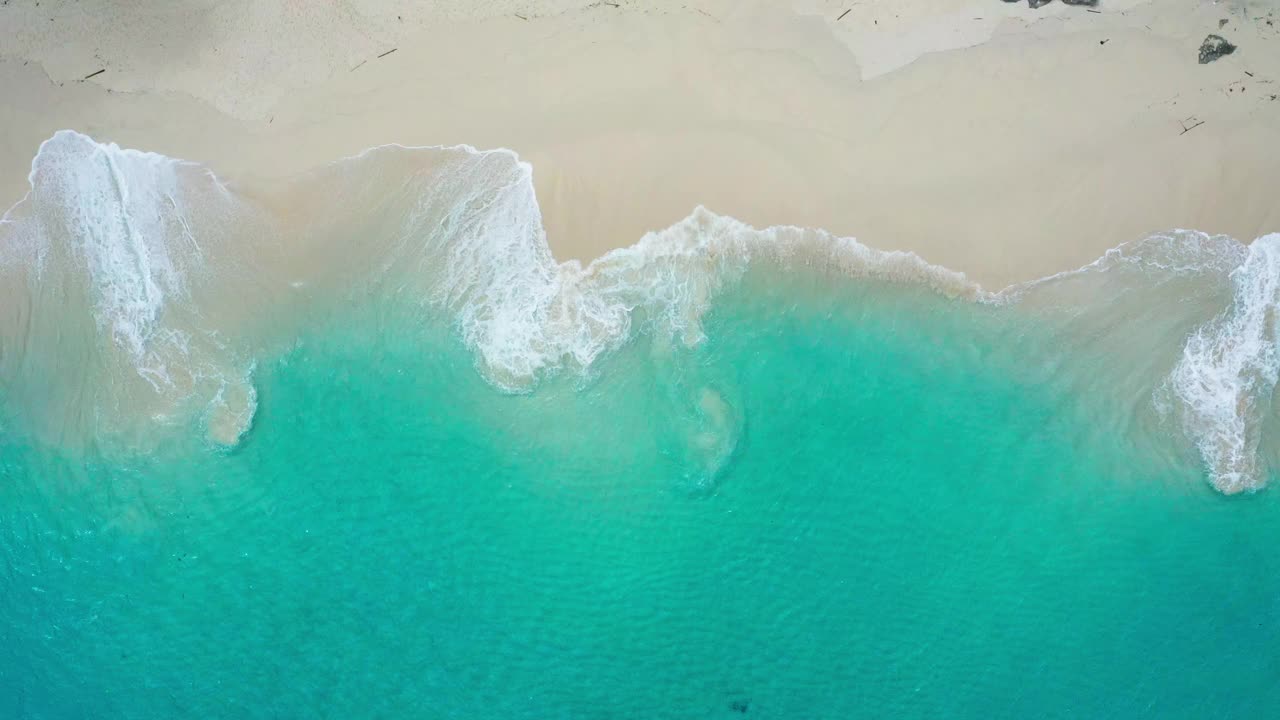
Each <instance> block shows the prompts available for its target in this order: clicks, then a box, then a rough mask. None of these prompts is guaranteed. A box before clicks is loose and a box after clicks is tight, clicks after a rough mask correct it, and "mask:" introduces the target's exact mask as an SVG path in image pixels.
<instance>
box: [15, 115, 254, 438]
mask: <svg viewBox="0 0 1280 720" xmlns="http://www.w3.org/2000/svg"><path fill="white" fill-rule="evenodd" d="M29 182H30V185H31V189H30V191H29V192H28V194H27V196H26V197H25V198H24V199H23V200H22V201H21V202H20V203H19V204H18V205H17V206H15V207H14V208H13V209H12V210H11V211H10V212H9V213H6V215H5V218H4V223H3V225H0V246H3V248H4V252H3V256H4V258H6V262H5V273H6V276H5V282H6V283H12V284H13V285H14V286H18V285H25V286H26V287H27V293H28V298H27V300H26V303H27V304H29V305H30V307H31V308H32V309H31V313H32V317H31V318H30V320H31V322H33V323H43V324H45V328H46V329H47V331H45V332H31V331H30V330H29V329H27V328H24V327H21V326H19V327H16V328H12V327H11V328H4V329H3V330H4V333H3V335H2V336H0V339H2V341H3V342H4V344H5V345H6V346H8V347H9V349H10V350H11V351H15V352H16V351H17V350H18V349H21V351H22V352H24V353H26V354H28V355H29V356H30V358H31V361H30V362H32V363H37V364H43V363H48V362H49V358H50V357H52V356H55V355H59V354H66V353H67V352H68V351H71V350H74V351H76V352H79V353H83V358H82V360H81V361H80V367H78V368H75V370H76V373H77V374H78V375H81V376H82V377H81V378H68V377H61V376H55V377H48V378H45V379H44V380H45V381H47V382H52V383H86V384H90V385H92V386H93V388H92V392H91V393H89V394H87V395H86V397H85V398H84V399H83V402H84V403H85V404H87V405H90V404H92V405H95V407H81V408H78V409H74V408H73V409H68V411H69V412H70V413H71V414H73V415H83V416H86V417H96V416H100V417H101V418H102V420H103V423H104V424H103V426H102V427H99V428H97V430H98V431H110V430H113V429H116V428H117V427H118V426H119V423H118V422H117V421H118V420H119V419H121V415H127V414H130V410H131V409H132V410H135V411H136V413H134V414H146V415H149V416H154V417H159V418H170V419H171V418H172V416H173V413H174V412H175V411H176V409H177V407H178V406H179V405H181V404H183V403H184V402H185V401H186V400H188V399H189V398H191V397H192V396H193V395H198V394H199V393H200V392H202V390H201V388H202V386H208V387H218V386H220V385H221V384H223V382H224V381H223V379H222V378H221V377H220V375H219V371H218V370H217V368H218V367H220V366H221V365H223V364H224V362H223V359H222V358H218V357H217V355H219V354H220V352H221V349H222V348H221V343H220V341H218V340H217V338H216V337H214V335H213V334H212V333H211V332H210V331H209V330H210V329H209V328H207V327H204V326H203V324H202V322H201V321H200V313H201V310H200V308H198V307H196V306H195V305H194V304H193V303H192V301H191V283H192V280H193V279H194V278H195V277H197V276H200V275H202V274H203V273H204V272H205V271H206V270H209V268H208V267H207V266H206V263H205V259H206V258H205V251H204V248H203V247H202V240H203V241H205V242H213V243H216V242H217V241H218V240H219V238H218V235H219V234H220V230H219V229H218V228H217V227H216V224H215V223H212V222H210V219H211V217H212V216H213V215H216V214H218V213H219V212H225V211H228V209H229V208H230V206H233V205H235V200H234V199H233V198H232V197H231V196H230V194H229V193H228V192H227V191H226V189H225V188H224V187H223V186H222V185H221V184H220V183H219V182H218V181H217V180H216V178H214V177H213V176H212V174H211V173H209V172H208V171H207V170H206V169H204V168H203V167H202V166H199V165H197V164H194V163H189V162H184V161H180V160H175V159H173V158H169V157H165V156H163V155H158V154H155V153H147V152H139V151H136V150H127V149H122V148H120V147H118V146H117V145H115V144H114V143H107V144H103V143H98V142H95V141H94V140H92V139H91V138H89V137H87V136H85V135H81V134H79V133H75V132H71V131H66V130H64V131H60V132H58V133H56V134H55V135H54V136H53V137H51V138H50V139H48V140H46V141H45V142H44V143H43V144H42V145H41V146H40V150H39V152H38V153H37V154H36V157H35V158H34V159H33V161H32V165H31V173H30V175H29ZM218 206H227V207H224V208H221V209H219V208H218ZM201 236H203V237H201ZM15 260H17V261H18V262H15ZM15 265H18V266H19V267H15ZM11 291H12V288H11ZM77 300H79V301H81V302H84V303H86V304H87V306H88V307H79V308H77V307H68V306H67V303H68V302H70V303H72V304H73V305H74V303H75V302H76V301H77ZM86 311H87V312H88V314H89V315H90V316H91V317H92V321H93V325H94V326H95V327H96V328H97V332H98V337H97V338H90V337H85V338H72V337H66V336H68V335H71V334H73V333H72V328H73V327H75V323H73V322H72V323H69V322H68V320H70V319H71V318H69V317H68V316H67V315H65V314H64V313H76V312H81V313H83V312H86ZM95 373H96V376H95ZM121 373H128V374H132V375H133V376H134V377H135V378H137V379H140V380H142V381H143V382H144V383H145V386H146V389H139V388H138V387H137V383H136V382H131V381H130V380H129V379H128V378H126V377H123V376H122V375H121ZM84 378H91V380H87V381H86V380H85V379H84ZM246 422H247V420H246Z"/></svg>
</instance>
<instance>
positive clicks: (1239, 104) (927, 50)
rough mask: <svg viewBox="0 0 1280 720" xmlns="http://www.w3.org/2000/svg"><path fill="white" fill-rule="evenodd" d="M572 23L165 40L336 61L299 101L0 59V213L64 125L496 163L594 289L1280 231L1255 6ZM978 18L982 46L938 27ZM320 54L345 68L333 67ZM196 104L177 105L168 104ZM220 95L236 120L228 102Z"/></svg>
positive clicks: (221, 152) (652, 10) (238, 164)
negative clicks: (733, 245)
mask: <svg viewBox="0 0 1280 720" xmlns="http://www.w3.org/2000/svg"><path fill="white" fill-rule="evenodd" d="M510 4H512V6H513V8H514V7H515V5H516V4H515V3H510ZM42 5H46V4H45V3H42ZM52 5H53V6H54V7H55V8H63V7H64V6H65V5H66V4H63V5H62V6H60V5H59V4H58V3H53V4H52ZM194 5H196V6H201V5H202V4H201V3H194ZM581 5H585V3H573V2H568V1H566V2H561V3H558V4H556V3H550V4H548V7H551V6H554V7H555V8H558V11H557V12H556V13H555V14H552V15H549V16H545V17H536V16H528V15H526V17H528V19H527V20H522V19H519V18H516V17H514V15H512V14H506V15H503V16H496V17H494V16H489V17H477V16H475V13H471V16H470V17H468V16H466V15H465V14H460V13H461V12H462V11H460V10H459V8H452V9H450V8H446V10H449V11H450V12H453V13H454V14H453V15H450V16H448V17H444V16H441V15H437V16H435V17H431V18H427V19H425V20H421V21H420V22H419V25H418V26H417V27H414V28H412V29H410V30H404V31H401V32H400V34H399V35H396V33H393V32H391V31H384V32H383V34H384V36H385V37H387V38H388V40H387V42H388V43H394V45H395V47H394V52H389V53H388V51H387V50H381V52H380V53H374V52H373V51H374V50H376V49H379V48H381V47H383V45H379V44H378V42H375V40H377V37H378V35H377V33H375V32H372V31H370V32H369V33H366V36H365V40H363V41H360V42H355V41H352V42H351V43H350V44H348V45H345V46H343V45H341V43H340V41H342V40H343V38H342V37H334V36H333V33H336V32H338V31H339V30H341V31H342V32H347V33H350V32H353V31H351V30H350V28H349V27H347V26H344V25H342V24H341V23H338V22H336V20H335V22H334V23H333V24H332V25H331V26H324V25H323V22H321V21H323V20H324V18H321V21H317V22H319V25H317V26H315V27H310V28H308V29H307V32H306V33H304V34H303V35H304V37H303V40H305V41H306V42H303V41H296V43H295V45H293V46H285V47H279V46H276V47H267V48H264V47H262V45H261V42H262V37H260V36H263V33H265V32H266V30H269V29H271V28H272V27H275V28H276V29H277V30H279V31H280V32H279V33H277V35H278V37H279V38H287V37H288V35H287V30H288V27H290V25H289V23H285V22H284V21H285V20H289V16H288V14H287V13H284V12H283V11H281V14H280V16H279V17H276V18H275V20H274V21H277V22H281V23H284V24H283V25H278V26H272V25H271V24H270V22H269V21H272V19H271V18H266V20H263V18H257V19H258V20H260V21H264V22H266V23H267V24H266V25H264V26H263V27H264V28H265V30H263V29H259V30H255V31H254V32H253V33H247V34H245V33H242V34H241V35H236V34H234V32H233V31H235V30H237V26H235V25H234V24H233V25H230V26H227V25H225V21H226V17H227V13H226V12H221V11H219V12H214V11H209V12H208V13H207V14H206V15H204V16H203V17H205V19H206V20H210V21H211V22H212V20H211V18H212V19H218V18H214V17H213V16H215V15H217V16H218V17H220V18H221V19H222V21H224V25H222V26H217V25H214V26H213V27H212V29H211V28H199V24H198V23H197V24H196V25H197V29H196V30H185V31H183V32H186V33H188V34H192V33H197V31H200V32H203V34H200V35H198V37H200V38H215V39H216V40H217V42H218V43H225V44H224V45H220V47H222V48H224V50H226V51H227V52H230V51H231V50H236V51H238V52H240V53H241V54H242V56H243V57H252V56H253V52H252V51H254V50H256V51H257V52H258V53H259V54H263V53H265V55H263V56H264V57H269V58H271V62H269V63H267V64H266V65H264V67H268V66H269V67H276V65H273V64H272V63H280V62H284V63H286V64H290V66H292V65H291V64H297V63H301V64H304V65H305V64H306V62H305V61H307V60H315V59H316V58H318V57H322V56H323V57H324V58H328V62H329V64H328V65H325V64H323V63H320V69H319V70H317V73H318V79H313V80H306V81H305V82H304V81H302V80H299V79H298V77H297V73H296V72H294V71H292V70H290V71H288V72H284V73H283V74H281V75H279V76H277V77H276V78H275V79H274V81H272V80H269V79H262V78H258V79H247V78H246V77H244V76H242V75H238V74H237V71H236V68H237V67H239V66H237V65H235V64H234V63H232V64H231V65H230V66H220V65H218V64H217V59H216V58H214V57H212V56H210V57H207V58H206V57H204V56H203V55H201V54H200V53H195V54H196V57H194V58H193V57H191V53H189V52H188V53H186V54H183V53H181V52H178V51H174V55H175V56H176V57H175V58H172V59H173V60H174V62H175V67H176V69H174V70H173V71H172V72H167V73H164V74H161V73H156V72H152V69H153V67H154V66H152V65H147V64H145V63H143V62H142V61H141V60H140V59H138V58H137V57H134V56H133V55H130V52H134V53H135V55H136V54H138V53H139V52H141V51H138V50H137V47H136V44H135V45H133V46H131V45H130V44H129V43H128V42H127V41H128V40H129V39H130V38H123V39H121V38H113V37H111V36H110V35H106V36H103V35H99V36H95V37H82V38H80V41H81V43H82V46H76V45H75V44H74V43H73V44H72V45H71V47H70V49H68V50H65V51H60V52H61V54H60V55H59V54H57V53H55V52H54V51H53V50H50V49H42V48H41V47H38V45H39V43H38V42H29V43H27V44H28V45H30V47H27V48H25V50H26V51H27V53H28V54H29V55H31V56H32V57H30V58H24V57H20V56H16V55H9V56H4V57H3V58H0V83H2V84H3V86H4V87H6V88H9V89H10V91H11V94H12V96H13V97H15V98H17V99H16V100H15V101H14V102H12V103H10V104H9V107H7V108H5V109H4V110H0V117H2V118H3V121H4V122H5V124H6V126H8V127H10V128H12V129H13V131H14V132H13V134H12V136H11V137H10V139H9V140H8V141H7V142H5V143H4V144H3V146H2V147H0V162H2V163H3V168H4V169H3V170H2V171H0V204H3V205H4V206H5V207H6V208H7V207H9V206H11V205H13V204H14V203H16V202H17V200H18V199H19V198H20V197H21V196H22V194H23V193H24V192H25V190H26V182H25V178H26V174H27V170H28V168H29V163H30V160H31V158H32V156H33V155H34V153H35V149H36V147H38V145H39V143H40V142H41V141H42V140H44V139H45V138H47V137H49V136H51V135H52V134H53V132H54V131H55V130H58V129H63V128H69V129H74V130H76V131H78V132H83V133H86V134H89V135H91V136H93V137H94V138H95V139H97V140H99V141H102V142H116V143H118V144H120V145H121V146H122V147H132V148H136V149H139V150H146V151H153V152H159V153H163V154H165V155H170V156H172V157H177V158H181V159H185V160H192V161H196V162H201V163H205V164H208V165H210V166H211V167H212V168H214V170H215V171H216V172H217V173H218V174H219V176H220V177H222V178H224V179H228V181H229V182H231V183H232V184H236V185H239V184H247V185H250V186H252V185H253V184H256V183H276V182H279V181H280V180H281V179H282V178H286V177H290V176H294V175H297V174H300V173H303V172H306V171H307V170H308V169H310V168H315V167H318V166H321V165H325V164H328V163H330V162H333V161H336V160H338V159H339V158H341V157H348V156H352V155H355V154H358V153H359V152H360V151H363V150H365V149H367V148H370V147H374V146H377V145H382V144H389V143H390V144H402V145H453V144H468V145H472V146H475V147H477V148H481V149H497V148H510V149H511V150H513V151H515V152H517V153H519V155H520V157H521V159H522V160H524V161H526V162H529V163H530V164H531V165H532V167H533V177H534V183H535V187H536V191H537V196H538V202H539V205H540V207H541V209H542V214H543V221H544V226H545V228H546V231H547V236H548V242H549V244H550V246H551V248H552V251H553V252H554V254H555V256H556V258H557V259H559V260H566V259H579V260H581V261H583V262H584V264H585V263H586V262H589V261H590V260H592V259H594V258H596V257H599V256H600V255H602V254H604V253H606V252H608V251H609V250H611V249H614V248H618V247H626V246H630V245H632V244H634V243H635V242H637V241H638V240H639V239H640V238H641V237H642V236H643V235H644V233H645V232H648V231H655V230H661V229H663V228H667V227H669V226H671V225H673V224H675V223H676V222H678V221H679V220H681V219H683V218H685V217H687V216H688V215H689V213H690V212H691V211H692V210H693V209H694V208H695V207H698V206H705V207H707V208H709V209H710V210H712V211H714V212H716V213H719V214H723V215H728V216H732V217H734V218H737V219H739V220H741V221H743V222H745V223H747V224H750V225H752V226H755V227H769V226H777V225H791V226H804V227H813V228H820V229H823V230H825V231H827V232H829V233H831V234H832V235H834V236H852V237H856V238H858V240H859V241H860V242H862V243H863V244H865V245H868V246H870V247H874V248H878V249H883V250H910V251H913V252H915V253H917V254H919V255H920V256H921V257H923V258H924V259H925V260H927V261H928V262H930V263H934V264H938V265H942V266H945V267H948V268H951V269H954V270H957V271H960V272H964V273H965V274H966V275H968V276H969V277H970V278H972V279H974V280H976V281H978V282H980V283H981V284H982V285H983V286H984V287H986V288H989V289H992V290H998V289H1000V288H1003V287H1005V286H1007V285H1010V284H1015V283H1018V282H1022V281H1027V280H1031V279H1035V278H1039V277H1044V276H1047V275H1051V274H1053V273H1055V272H1059V271H1063V270H1067V269H1072V268H1076V267H1080V266H1082V265H1084V264H1086V263H1088V262H1090V261H1092V260H1094V259H1095V258H1097V257H1098V256H1099V255H1101V254H1102V253H1103V252H1104V251H1105V250H1107V249H1109V248H1111V247H1114V246H1116V245H1119V244H1121V243H1123V242H1127V241H1131V240H1136V239H1139V238H1141V237H1144V236H1146V235H1148V234H1150V233H1152V232H1156V231H1161V230H1167V229H1170V228H1175V227H1188V228H1196V229H1199V230H1204V231H1206V232H1211V233H1225V234H1229V235H1232V236H1233V237H1236V238H1238V239H1240V240H1242V241H1245V242H1248V241H1250V240H1252V239H1253V238H1255V237H1258V236H1261V235H1263V234H1265V233H1266V232H1268V231H1274V230H1276V229H1280V208H1276V207H1275V203H1274V202H1273V200H1272V199H1271V197H1270V188H1272V187H1276V186H1277V184H1278V183H1277V181H1280V102H1277V101H1272V100H1269V99H1268V98H1269V94H1268V92H1267V91H1268V90H1269V89H1270V88H1273V87H1275V88H1276V89H1277V91H1280V87H1277V86H1276V85H1275V83H1276V82H1277V81H1280V32H1276V31H1275V30H1274V28H1275V26H1274V25H1268V24H1267V20H1268V19H1269V18H1266V16H1265V14H1263V15H1259V14H1257V12H1256V10H1254V9H1252V8H1254V6H1255V5H1257V3H1229V4H1225V5H1218V6H1215V5H1213V4H1212V3H1207V2H1199V1H1198V0H1185V1H1184V0H1178V1H1177V2H1171V3H1162V4H1159V5H1158V6H1157V5H1156V4H1154V3H1149V2H1127V3H1119V2H1117V3H1110V4H1106V3H1104V4H1103V5H1102V6H1100V10H1101V12H1098V13H1093V12H1087V11H1086V10H1085V9H1084V8H1080V7H1068V6H1065V5H1062V4H1061V3H1054V4H1051V5H1049V6H1046V7H1043V8H1039V9H1036V10H1032V9H1029V8H1027V7H1026V6H1025V3H1019V4H1006V3H994V2H985V1H983V0H921V2H916V3H912V4H910V5H908V6H905V7H901V8H900V10H901V12H891V10H892V9H893V8H891V7H890V4H888V3H885V2H876V3H870V4H868V5H866V6H858V10H857V12H852V11H851V13H850V14H849V15H848V16H847V17H845V18H844V19H843V20H841V21H836V20H835V15H834V14H832V13H830V12H829V8H827V7H826V6H827V5H831V6H834V5H836V4H835V3H822V2H808V3H800V2H797V3H793V4H792V7H790V8H780V7H778V5H779V4H778V3H773V4H769V5H766V4H758V5H753V4H747V5H748V6H747V7H738V6H737V4H733V3H728V2H703V3H699V4H694V5H692V6H690V8H689V9H687V10H679V11H677V10H678V8H679V3H664V2H657V3H644V4H641V3H631V4H626V3H624V4H623V5H622V6H620V7H619V8H616V9H608V12H605V10H606V9H605V8H602V7H587V8H583V7H580V6H581ZM898 5H899V6H901V3H899V4H898ZM503 7H505V6H503ZM735 8H736V9H735ZM384 9H385V10H386V12H394V8H393V6H392V5H386V6H385V8H384ZM498 9H499V10H500V9H502V8H501V7H500V8H498ZM661 9H667V10H670V12H668V13H666V14H662V13H660V12H659V10H661ZM975 9H980V10H981V13H980V14H981V15H982V16H983V18H984V19H983V21H982V22H981V23H976V24H977V25H979V26H980V30H981V32H978V34H977V35H973V34H972V32H970V31H966V32H970V34H969V35H966V34H965V33H959V35H955V34H952V35H948V34H947V33H945V32H941V31H940V30H939V29H940V28H943V29H945V27H948V25H947V23H951V26H954V23H955V18H957V17H959V16H960V15H963V14H964V13H966V12H968V13H970V15H972V14H973V12H972V11H974V10H975ZM15 10H16V9H15V8H12V7H6V8H3V9H0V13H5V14H9V15H10V16H14V15H15ZM462 10H465V8H463V9H462ZM646 11H649V12H646ZM80 12H81V14H82V15H83V17H84V18H88V19H89V20H92V19H93V18H99V19H101V17H106V16H101V17H100V16H95V15H93V11H83V10H82V11H80ZM256 12H259V13H263V12H265V13H267V14H268V15H269V14H270V12H269V10H262V11H256ZM511 12H512V13H514V12H516V10H514V9H511ZM818 13H821V14H818ZM1251 13H1252V14H1251ZM892 15H898V16H899V17H897V18H891V16H892ZM988 15H989V16H992V17H996V16H998V17H996V20H995V21H994V22H993V21H989V20H986V19H985V18H986V17H987V16H988ZM375 16H376V13H375V14H374V15H369V16H367V17H366V18H365V20H363V21H361V22H364V23H365V24H364V25H361V24H360V22H355V24H354V26H353V27H355V28H356V29H361V28H364V29H365V30H367V29H368V28H370V27H373V24H372V23H373V21H372V20H368V18H370V17H371V18H374V19H378V18H377V17H375ZM901 16H906V17H905V18H903V17H901ZM974 17H977V16H976V15H974ZM61 18H62V16H61V15H56V14H55V15H54V21H48V22H50V25H51V26H57V25H58V22H57V20H59V19H61ZM879 19H885V23H884V24H885V26H886V29H885V30H883V31H879V30H876V28H877V27H878V26H879V24H878V20H879ZM1219 19H1227V20H1228V23H1227V25H1226V26H1225V27H1224V29H1222V30H1221V32H1223V33H1224V35H1229V36H1230V38H1231V40H1232V41H1233V42H1235V43H1237V44H1238V45H1239V47H1240V49H1239V50H1238V51H1237V52H1236V53H1235V54H1233V55H1231V56H1227V57H1224V58H1222V59H1220V60H1218V61H1217V62H1214V63H1212V64H1209V65H1199V64H1197V62H1196V45H1197V44H1198V40H1196V38H1197V36H1198V37H1203V34H1204V33H1208V32H1216V31H1218V21H1219ZM19 20H21V18H19ZM89 20H84V22H89ZM294 20H296V18H294ZM347 20H350V19H349V18H348V19H347ZM180 21H181V17H180V16H179V15H178V14H177V13H175V14H174V16H173V17H172V18H168V19H166V18H165V17H158V18H155V19H154V22H156V23H161V24H163V23H165V22H168V23H170V25H167V26H164V27H167V28H169V29H171V30H177V29H178V28H177V27H176V25H175V24H176V23H179V22H180ZM382 21H383V22H384V25H385V18H383V19H382ZM867 21H870V22H871V23H872V24H871V25H870V26H868V25H867V24H866V23H867ZM348 25H351V23H348ZM15 27H16V28H17V30H18V34H19V35H22V34H23V30H24V29H25V28H24V27H23V26H22V24H21V23H17V24H15ZM1148 27H1149V28H1151V29H1150V30H1147V29H1146V28H1148ZM344 28H345V29H344ZM1135 28H1136V29H1135ZM239 29H241V30H243V27H240V28H239ZM150 30H155V28H150ZM988 30H989V31H990V33H989V36H985V35H986V33H987V31H988ZM46 32H47V33H51V34H50V35H49V37H50V38H54V37H58V36H57V35H56V32H57V31H55V30H49V31H46ZM326 32H328V33H330V34H329V35H326V34H325V33H326ZM361 32H364V30H361ZM357 34H359V33H357ZM267 35H270V33H267ZM178 37H179V38H181V37H182V34H181V33H179V34H178ZM62 39H63V40H65V38H62ZM317 39H321V40H325V39H327V40H332V41H334V42H335V43H337V44H335V45H334V47H333V48H331V49H330V50H329V51H328V52H329V54H328V55H323V54H322V53H320V51H319V50H317V48H318V47H322V46H321V45H317V44H316V43H317V42H318V40H317ZM348 39H349V38H348ZM1104 41H1105V42H1104ZM47 42H50V43H51V42H52V39H49V40H47ZM281 42H283V40H282V41H281ZM895 42H897V44H895ZM84 43H92V44H93V49H92V53H93V54H94V55H95V56H96V57H100V58H102V60H101V61H100V62H99V64H100V65H107V66H112V65H113V62H118V63H119V64H120V65H121V67H123V68H125V69H124V70H119V71H117V69H116V68H115V67H106V68H102V69H105V70H106V72H102V73H98V74H95V75H94V76H93V77H90V78H89V79H87V80H83V81H77V80H76V79H72V77H71V76H70V75H69V74H68V73H69V72H70V68H71V66H72V65H73V63H72V62H71V59H72V58H73V57H74V56H75V54H76V53H77V52H82V51H87V50H89V49H90V48H88V47H87V46H83V44H84ZM10 46H11V47H12V45H10ZM197 46H198V43H197ZM375 46H376V47H375ZM130 47H133V48H134V49H133V50H130ZM931 48H932V50H931ZM20 49H22V48H20ZM917 51H920V52H919V54H918V56H916V57H911V55H912V54H913V53H916V52H917ZM149 52H151V53H152V54H155V53H159V54H160V58H161V59H165V58H164V54H163V53H164V51H162V50H157V49H155V48H151V49H150V50H149ZM42 53H43V57H42V56H41V55H42ZM362 53H363V54H365V55H368V57H364V58H363V59H362V60H357V59H356V58H357V57H358V56H360V55H361V54H362ZM143 54H145V53H143ZM379 54H381V57H377V55H379ZM113 58H121V59H119V60H113ZM459 58H467V59H468V62H471V61H472V60H474V63H473V64H469V65H468V66H467V67H465V68H461V67H457V65H458V62H459V60H458V59H459ZM904 60H906V62H905V64H904V63H903V61H904ZM152 61H153V62H156V59H155V58H152ZM246 62H247V61H246ZM342 63H347V64H345V65H344V64H342ZM326 67H327V68H328V71H327V75H326V74H325V72H326V71H325V68H326ZM98 69H99V68H97V67H95V68H90V69H89V70H88V71H86V72H85V74H86V75H87V74H89V73H90V72H95V71H96V70H98ZM77 72H78V71H77ZM220 72H221V73H222V74H221V75H220V74H219V73H220ZM1247 73H1248V74H1247ZM185 83H192V85H191V86H190V87H191V88H192V90H191V92H179V91H176V90H174V89H173V88H172V87H168V86H169V85H178V84H185ZM227 87H236V88H243V89H244V90H245V92H244V93H242V95H243V96H244V97H242V98H240V99H238V100H237V99H235V98H232V99H228V96H227V94H226V93H224V92H223V89H225V88H227ZM1188 118H1194V119H1193V120H1190V121H1188V120H1187V119H1188ZM1195 123H1202V124H1195ZM1188 125H1193V127H1191V128H1190V129H1187V127H1188Z"/></svg>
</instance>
